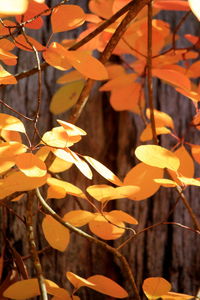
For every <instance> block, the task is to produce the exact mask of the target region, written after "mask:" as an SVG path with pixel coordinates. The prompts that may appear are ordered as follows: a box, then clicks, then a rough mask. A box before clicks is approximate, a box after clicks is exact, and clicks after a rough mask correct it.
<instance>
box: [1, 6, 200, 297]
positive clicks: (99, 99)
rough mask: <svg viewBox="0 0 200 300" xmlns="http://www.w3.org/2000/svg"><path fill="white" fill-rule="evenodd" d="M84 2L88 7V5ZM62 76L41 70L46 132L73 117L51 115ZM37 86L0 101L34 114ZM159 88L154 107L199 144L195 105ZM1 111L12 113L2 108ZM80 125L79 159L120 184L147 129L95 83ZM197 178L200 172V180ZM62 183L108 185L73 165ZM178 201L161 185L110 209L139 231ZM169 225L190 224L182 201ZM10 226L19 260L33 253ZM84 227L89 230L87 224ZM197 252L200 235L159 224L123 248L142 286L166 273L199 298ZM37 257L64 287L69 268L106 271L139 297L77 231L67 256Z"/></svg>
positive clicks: (31, 81)
mask: <svg viewBox="0 0 200 300" xmlns="http://www.w3.org/2000/svg"><path fill="white" fill-rule="evenodd" d="M85 2H86V3H87V1H85ZM74 3H77V4H79V5H82V3H83V1H74ZM177 15H179V14H178V13H177V14H175V13H174V12H173V13H170V16H168V15H166V14H164V13H163V14H162V17H163V16H164V17H165V18H166V16H167V21H170V22H171V23H172V24H173V25H174V23H175V22H176V21H175V20H176V17H177ZM187 24H188V23H187ZM184 29H186V30H187V32H188V33H191V34H197V33H196V25H195V23H194V19H191V22H190V23H189V26H188V25H187V27H186V26H183V29H182V31H184ZM48 36H49V27H48V24H46V25H45V27H44V28H43V29H42V30H41V31H36V32H35V37H36V38H38V39H43V40H46V39H47V37H48ZM64 36H65V38H66V34H65V35H62V37H64ZM33 56H34V55H33V54H30V53H29V52H27V53H26V54H25V53H24V52H23V57H21V56H20V63H19V64H18V65H17V66H16V69H15V72H21V71H23V70H24V69H30V68H32V67H33V66H35V65H36V62H35V59H33ZM58 74H60V73H59V72H58V71H56V70H55V69H53V68H51V67H48V68H47V69H45V71H44V72H43V91H42V107H41V114H40V122H39V126H40V132H41V134H43V133H44V132H45V131H47V130H49V129H51V128H52V127H53V126H57V125H56V122H55V120H56V118H59V119H63V120H66V121H67V119H68V115H69V114H68V113H64V114H62V115H60V116H59V117H58V116H52V115H51V114H50V113H49V112H48V107H49V103H50V100H51V97H52V95H53V94H54V92H55V91H56V89H57V88H58V85H57V84H56V79H57V77H58ZM37 85H38V84H37V75H33V76H31V77H28V78H25V79H23V80H20V82H19V83H18V84H17V85H16V86H15V87H13V86H11V87H6V88H5V89H4V90H3V92H2V98H3V99H5V101H6V102H7V103H8V104H10V105H11V106H13V107H14V108H15V109H16V110H18V111H19V112H21V113H24V114H26V115H27V116H29V117H31V116H32V115H33V113H34V111H35V106H36V102H37V101H36V95H37ZM154 88H155V93H154V102H155V107H156V108H157V109H159V110H162V111H164V112H166V113H168V114H170V115H171V116H172V117H173V119H174V120H175V126H176V129H177V132H178V133H179V134H180V135H185V132H186V131H187V132H188V134H187V140H188V141H189V142H191V143H194V144H195V143H196V144H198V143H199V137H198V133H197V132H196V131H194V130H193V129H192V128H189V130H188V126H189V125H188V124H189V122H190V120H191V119H192V116H193V115H194V110H193V108H192V105H191V103H190V101H189V100H186V99H183V97H182V96H180V95H179V94H177V93H176V92H175V90H174V89H173V88H171V87H169V86H167V85H164V84H163V83H161V82H160V81H159V80H157V81H156V82H155V83H154ZM1 111H2V112H6V113H10V111H8V110H6V109H5V108H4V107H3V106H2V107H1ZM25 124H26V126H27V128H28V130H29V131H31V130H33V128H31V127H30V123H28V121H26V122H25ZM77 125H78V126H80V127H81V128H83V129H84V130H86V132H87V133H88V135H87V136H86V137H84V138H83V140H82V141H81V142H80V143H79V144H78V146H77V148H76V149H77V151H78V152H79V153H81V154H86V155H91V156H92V157H94V158H95V159H97V160H99V161H100V162H102V163H104V164H105V165H106V166H107V167H109V168H110V169H111V170H112V171H113V172H115V173H117V174H118V175H119V177H120V178H122V179H123V178H124V176H125V174H126V173H127V172H128V170H129V169H130V168H132V167H133V166H134V165H135V163H136V160H135V158H134V155H133V153H134V149H135V148H136V146H137V145H139V139H138V138H139V134H140V133H141V131H142V128H143V125H142V122H141V120H140V119H139V118H138V116H135V115H133V114H132V113H130V112H121V113H118V112H115V111H113V110H112V108H111V107H110V105H109V101H108V95H107V94H105V93H101V94H99V93H98V90H97V86H96V87H95V89H94V90H93V92H92V95H91V97H90V100H89V102H88V104H87V106H86V108H85V110H84V111H83V113H82V115H81V117H80V119H79V121H78V123H77ZM160 143H161V144H162V145H163V146H165V147H171V146H173V145H174V144H173V141H172V140H171V139H169V137H167V138H166V137H162V138H161V139H160ZM198 176H199V175H198V174H197V176H196V177H198ZM65 179H66V180H68V181H69V182H71V183H73V184H75V185H77V186H78V187H80V188H83V189H85V188H86V187H87V186H88V185H92V184H99V183H105V180H103V179H102V178H101V177H100V176H99V175H98V174H96V173H95V172H94V178H93V179H92V181H89V180H88V179H86V178H85V177H84V176H83V175H82V174H80V172H78V171H77V170H76V168H75V167H72V168H71V169H70V170H69V172H67V173H66V174H65ZM186 196H187V198H188V200H189V202H190V205H191V207H192V208H193V210H194V211H195V212H196V214H197V215H198V217H200V215H199V211H200V203H199V192H198V189H197V188H191V189H188V190H187V192H186ZM177 197H178V195H177V193H176V192H174V191H173V190H172V189H165V188H161V189H160V190H159V192H158V193H157V194H156V195H155V196H154V197H151V198H150V199H147V200H144V201H140V202H135V201H131V200H127V199H122V200H117V201H113V202H112V208H114V209H115V208H117V209H122V210H124V211H126V212H128V213H129V214H131V215H133V216H134V217H135V218H136V219H137V220H138V221H139V226H138V227H135V229H136V230H137V231H139V230H142V229H143V228H145V227H147V226H150V225H152V224H155V223H157V222H160V221H162V220H164V219H165V218H166V216H167V215H168V213H169V211H170V210H171V209H172V207H173V205H174V204H175V202H176V199H177ZM80 203H81V205H82V206H83V207H84V208H85V209H89V207H88V205H87V203H85V202H84V201H83V200H80ZM51 204H52V206H53V208H54V209H55V210H56V211H57V213H59V214H60V215H61V216H62V215H63V214H64V213H66V212H67V211H70V210H72V209H79V204H78V202H76V201H75V199H74V198H73V197H70V196H67V197H66V199H64V200H52V203H51ZM12 208H13V209H14V210H15V211H16V212H17V213H18V214H19V215H20V216H21V217H23V216H24V215H25V200H23V201H19V202H17V203H13V204H12ZM35 212H36V215H35V232H36V236H37V243H38V249H40V250H41V249H43V248H44V247H46V246H47V242H46V241H45V238H44V236H43V234H42V232H41V225H40V224H41V220H42V218H43V216H42V215H41V214H40V213H39V212H38V210H37V207H36V208H35ZM170 221H175V222H179V223H182V224H185V225H187V226H191V227H192V222H191V219H190V217H189V215H188V212H187V210H186V209H185V207H184V205H183V203H182V202H181V201H180V200H179V202H178V204H177V207H176V209H175V211H174V213H173V215H171V217H170ZM7 228H8V229H7V237H8V238H9V240H10V242H11V243H13V246H14V247H15V248H16V250H17V251H18V252H19V253H20V254H21V255H22V256H25V255H28V249H27V240H26V234H25V227H23V226H22V225H21V222H20V221H19V220H18V219H17V218H16V217H14V216H13V215H11V214H10V215H9V217H8V218H7ZM84 229H85V230H88V229H87V227H85V228H84ZM126 237H127V235H126ZM124 240H125V236H124V237H122V238H121V239H120V240H119V241H118V240H117V241H116V242H109V244H110V245H119V244H121V242H123V241H124ZM199 248H200V242H199V236H198V235H197V234H196V233H193V232H191V231H188V230H184V229H182V228H179V227H176V226H174V225H161V226H158V227H155V228H154V229H150V230H148V231H146V232H145V233H142V234H140V235H139V236H138V237H136V238H134V239H133V240H132V241H131V242H130V243H128V244H127V245H126V246H125V247H124V248H123V250H122V253H123V254H124V255H125V256H126V258H127V260H128V262H129V264H130V267H131V269H132V270H133V273H134V275H135V277H136V281H137V284H138V286H139V288H140V289H141V285H142V281H143V280H144V279H145V278H147V277H153V276H162V277H164V278H166V279H167V280H169V281H170V282H171V283H172V286H173V291H177V292H184V293H188V294H189V293H191V294H193V295H195V294H196V293H197V290H198V288H199V266H200V254H199V251H197V249H199ZM40 258H41V263H42V266H43V270H44V275H45V277H46V278H48V279H51V280H54V281H55V282H56V283H58V284H59V285H61V286H64V287H67V288H70V285H69V283H68V282H67V279H66V277H65V273H66V272H67V271H71V272H74V273H76V274H77V275H79V276H83V277H86V278H87V277H89V276H91V275H94V274H102V275H105V276H108V277H110V278H113V279H114V280H116V281H117V282H118V283H119V284H121V285H122V286H124V287H125V288H126V289H127V290H128V291H129V292H130V295H131V296H130V298H129V299H134V296H133V295H132V294H131V293H132V292H131V287H130V284H129V282H128V281H127V279H126V278H125V276H124V273H123V271H122V269H121V266H120V263H119V261H117V260H116V259H114V257H113V256H112V255H111V254H109V253H106V252H105V251H103V250H102V249H100V248H98V247H96V246H95V245H91V244H90V243H89V242H88V241H87V240H85V239H83V238H82V237H78V236H76V235H75V234H74V233H72V235H71V242H70V245H69V247H68V249H67V250H66V251H65V252H64V253H60V252H58V251H55V250H52V249H50V250H48V251H45V252H44V253H43V254H41V255H40ZM26 262H27V263H28V269H29V272H30V274H31V275H33V267H32V265H31V262H30V261H29V260H26ZM79 295H81V299H82V300H85V299H87V300H92V299H94V297H95V299H96V300H98V299H108V298H109V297H106V296H104V295H102V294H99V293H96V292H93V291H91V290H90V291H89V289H86V288H82V289H81V290H80V294H79ZM109 299H110V298H109Z"/></svg>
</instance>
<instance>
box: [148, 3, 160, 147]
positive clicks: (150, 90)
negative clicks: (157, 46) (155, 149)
mask: <svg viewBox="0 0 200 300" xmlns="http://www.w3.org/2000/svg"><path fill="white" fill-rule="evenodd" d="M152 11H153V8H152V1H150V2H149V3H148V50H147V85H148V100H149V101H148V102H149V109H150V121H151V131H152V137H153V142H154V144H155V145H157V144H158V140H157V135H156V124H155V117H154V104H153V80H152Z"/></svg>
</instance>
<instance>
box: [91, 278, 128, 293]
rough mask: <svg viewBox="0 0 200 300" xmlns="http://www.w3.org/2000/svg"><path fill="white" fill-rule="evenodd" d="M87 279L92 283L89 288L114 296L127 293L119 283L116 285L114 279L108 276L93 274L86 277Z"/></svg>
mask: <svg viewBox="0 0 200 300" xmlns="http://www.w3.org/2000/svg"><path fill="white" fill-rule="evenodd" d="M87 280H88V281H89V282H91V283H93V284H94V286H89V288H91V289H93V290H95V291H97V292H100V293H102V294H105V295H109V296H110V297H115V298H126V297H128V293H127V292H126V291H125V290H124V289H123V288H122V287H121V286H120V285H118V284H117V283H116V282H115V281H113V280H111V279H110V278H108V277H105V276H103V275H94V276H91V277H88V278H87Z"/></svg>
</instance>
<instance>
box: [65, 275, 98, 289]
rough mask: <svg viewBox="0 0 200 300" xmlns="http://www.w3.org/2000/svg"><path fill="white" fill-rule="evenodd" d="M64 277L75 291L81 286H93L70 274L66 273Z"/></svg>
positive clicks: (83, 279)
mask: <svg viewBox="0 0 200 300" xmlns="http://www.w3.org/2000/svg"><path fill="white" fill-rule="evenodd" d="M66 277H67V279H68V280H69V281H70V282H71V284H73V286H74V287H75V289H79V288H80V287H82V286H87V287H90V286H93V285H94V284H93V283H91V282H89V281H87V279H85V278H82V277H80V276H78V275H76V274H74V273H72V272H67V273H66Z"/></svg>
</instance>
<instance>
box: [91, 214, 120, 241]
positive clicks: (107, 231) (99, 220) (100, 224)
mask: <svg viewBox="0 0 200 300" xmlns="http://www.w3.org/2000/svg"><path fill="white" fill-rule="evenodd" d="M104 216H105V217H106V218H105V217H104ZM104 216H102V215H101V214H99V213H96V214H95V217H94V219H93V220H91V221H90V222H89V228H90V230H91V231H92V232H93V233H94V234H95V235H97V236H98V237H100V238H101V239H104V240H116V239H118V238H120V237H121V236H122V234H123V233H124V232H125V225H124V223H123V222H121V221H119V220H117V219H116V218H115V217H113V216H110V215H109V213H104ZM107 220H109V221H110V222H111V223H112V224H111V223H109V222H108V221H107ZM115 225H116V226H115Z"/></svg>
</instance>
